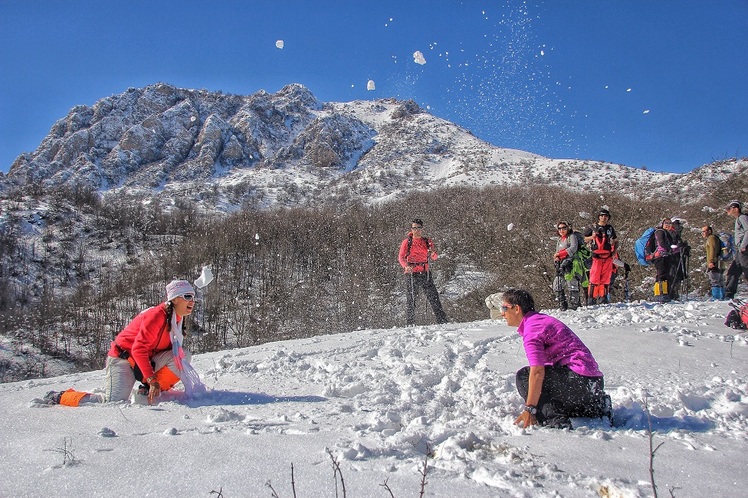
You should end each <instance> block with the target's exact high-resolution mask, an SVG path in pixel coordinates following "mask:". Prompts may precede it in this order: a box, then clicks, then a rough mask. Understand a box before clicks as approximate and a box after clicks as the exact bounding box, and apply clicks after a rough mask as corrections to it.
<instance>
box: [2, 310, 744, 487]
mask: <svg viewBox="0 0 748 498" xmlns="http://www.w3.org/2000/svg"><path fill="white" fill-rule="evenodd" d="M728 309H729V307H728V305H727V304H726V303H723V302H704V301H690V302H685V303H678V304H668V305H662V304H658V305H653V304H648V303H629V304H618V305H606V306H600V307H590V308H585V309H580V310H578V311H575V312H571V311H569V312H553V314H554V315H556V316H558V317H560V318H561V319H562V320H564V321H565V322H566V323H568V324H569V325H570V326H571V327H572V328H573V329H574V330H575V331H576V332H577V333H578V335H579V336H580V337H581V338H582V339H583V340H584V341H585V343H586V344H587V345H588V346H589V348H590V349H591V351H592V352H593V354H594V355H595V357H596V359H597V360H598V363H599V364H600V366H601V369H602V370H603V372H604V373H605V382H606V389H607V391H608V392H609V393H610V395H611V396H612V399H613V403H614V422H615V425H616V426H615V427H609V426H608V425H607V424H605V423H603V422H602V421H599V420H581V419H579V420H575V427H576V429H575V430H574V431H572V432H568V431H559V430H553V429H542V428H541V429H531V430H524V429H520V428H517V427H516V426H514V425H513V421H514V419H515V417H516V416H517V415H518V414H519V411H520V409H521V403H522V400H521V399H520V398H519V396H518V395H517V394H516V391H515V384H514V374H515V371H516V370H518V369H519V368H521V367H522V366H524V365H525V363H526V360H525V357H524V352H523V350H522V345H521V342H520V340H519V337H518V336H517V333H516V329H513V328H509V327H507V326H506V325H504V324H503V322H499V321H489V320H485V321H478V322H473V323H453V324H445V325H440V326H429V327H415V328H409V329H389V330H367V331H359V332H353V333H348V334H340V335H330V336H318V337H314V338H310V339H303V340H294V341H288V342H279V343H268V344H264V345H261V346H257V347H253V348H248V349H241V350H232V351H224V352H220V353H211V354H205V355H200V356H198V357H195V358H194V359H193V365H194V366H195V368H196V369H197V370H198V371H199V372H200V374H201V377H202V379H203V382H204V383H205V384H206V385H207V387H208V388H209V392H208V393H206V394H203V395H200V396H195V397H192V398H185V397H184V396H178V395H171V396H167V395H164V397H163V398H162V400H161V402H160V403H159V404H158V405H156V406H143V405H132V404H129V403H114V404H108V405H89V406H84V407H81V408H77V409H74V408H67V407H61V406H51V407H49V406H37V405H34V404H30V401H31V400H32V399H33V398H37V397H42V396H43V395H44V394H45V393H46V392H47V391H48V390H53V389H54V390H60V389H65V388H68V387H72V386H74V387H76V388H78V389H101V388H102V386H103V379H104V375H103V372H102V371H94V372H86V373H79V374H74V375H67V376H64V377H57V378H48V379H39V380H33V381H26V382H17V383H11V384H2V385H0V443H1V444H2V447H3V455H4V457H3V458H1V459H0V473H2V475H3V479H2V480H0V496H121V495H122V493H126V494H129V495H133V496H209V495H210V494H211V493H212V492H216V493H217V492H221V493H222V496H227V497H228V496H270V493H271V490H270V489H269V488H267V487H266V483H267V482H271V485H272V487H273V489H274V490H275V491H276V492H277V493H278V495H279V496H293V490H292V479H291V469H292V467H291V465H293V479H294V480H293V484H294V485H295V490H296V492H297V493H298V496H343V493H342V489H341V487H340V486H341V483H340V482H339V481H338V484H337V486H338V488H337V490H338V494H337V495H336V494H335V489H336V488H335V484H334V481H333V470H332V458H333V457H334V458H335V460H336V461H337V462H339V465H340V470H341V472H342V476H343V479H344V484H345V489H346V492H347V496H388V492H387V490H386V489H385V488H384V485H385V484H386V486H387V487H388V488H390V489H391V491H392V494H393V495H394V496H417V495H418V493H419V491H420V489H421V479H422V476H421V474H420V473H419V472H421V471H422V470H423V465H424V462H427V465H428V467H427V476H426V479H425V480H426V482H427V483H426V485H425V491H426V496H464V497H474V496H475V497H478V496H486V497H488V496H491V497H496V496H507V497H509V496H513V497H516V496H527V497H529V496H564V497H568V498H573V497H590V496H606V497H614V496H615V497H644V496H651V495H652V490H651V483H650V473H649V457H650V446H649V445H650V439H649V437H648V431H647V429H648V427H649V424H648V421H647V412H646V411H645V409H644V407H643V403H644V402H645V401H646V403H647V405H648V407H649V412H650V413H651V426H652V429H653V430H654V431H655V432H654V435H653V444H654V445H655V446H659V445H660V444H662V446H659V447H658V449H657V451H656V454H655V459H654V470H655V474H654V476H655V482H656V484H657V486H658V492H659V494H660V496H670V493H669V492H672V495H673V496H679V497H686V496H693V497H697V496H698V497H701V496H737V495H740V494H741V492H742V491H741V490H742V489H744V488H745V486H746V484H748V478H747V477H746V475H745V466H746V464H745V454H746V450H748V435H747V434H748V404H746V399H748V384H747V383H746V381H747V379H748V370H747V369H746V368H747V367H746V366H747V365H748V342H747V341H746V338H745V336H744V335H736V334H734V332H735V331H733V330H732V329H728V328H726V327H724V326H723V325H722V321H723V319H724V316H725V314H726V313H727V311H728ZM328 449H329V450H330V452H331V454H332V457H331V456H330V454H328V453H327V450H328ZM66 452H67V453H66ZM429 452H431V454H432V456H431V457H428V458H427V456H426V455H427V454H428V453H429ZM63 462H65V463H64V464H63ZM214 494H215V493H214Z"/></svg>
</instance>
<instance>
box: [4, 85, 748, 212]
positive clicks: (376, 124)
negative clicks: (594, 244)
mask: <svg viewBox="0 0 748 498" xmlns="http://www.w3.org/2000/svg"><path fill="white" fill-rule="evenodd" d="M733 166H734V165H732V166H730V163H728V164H727V165H726V166H725V167H723V168H720V171H712V170H709V171H701V172H693V173H691V174H688V175H675V174H666V173H655V172H649V171H645V170H640V169H634V168H630V167H626V166H622V165H616V164H610V163H604V162H595V161H582V160H573V159H565V160H564V159H550V158H545V157H541V156H538V155H535V154H531V153H528V152H523V151H518V150H513V149H507V148H501V147H497V146H494V145H491V144H488V143H486V142H484V141H481V140H479V139H478V138H476V137H475V136H473V135H472V134H471V133H470V132H469V131H467V130H465V129H463V128H460V127H459V126H456V125H454V124H452V123H450V122H447V121H445V120H443V119H439V118H437V117H435V116H433V115H431V114H429V113H428V112H426V111H425V110H423V109H421V108H420V107H419V106H418V105H417V104H416V103H414V102H412V101H397V100H394V99H385V100H376V101H356V102H346V103H339V102H338V103H336V102H331V103H325V102H320V101H319V100H318V99H317V98H316V97H315V96H314V95H313V94H312V92H310V91H309V90H308V89H306V88H304V87H303V86H301V85H298V84H292V85H288V86H286V87H284V88H283V89H281V90H280V91H279V92H277V93H275V94H269V93H267V92H265V91H260V92H257V93H255V94H253V95H249V96H239V95H227V94H223V93H221V92H208V91H205V90H187V89H180V88H176V87H173V86H170V85H167V84H162V83H160V84H155V85H151V86H148V87H146V88H141V89H136V88H131V89H129V90H127V91H126V92H124V93H122V94H120V95H113V96H111V97H107V98H104V99H102V100H100V101H99V102H97V103H96V104H94V105H93V106H91V107H89V106H83V105H81V106H76V107H74V108H73V109H71V111H70V112H69V113H68V115H67V116H66V117H65V118H63V119H61V120H59V121H58V122H57V123H55V125H54V126H53V127H52V130H51V131H50V133H49V135H48V136H47V137H46V138H45V139H44V140H43V141H42V143H41V144H40V145H39V148H38V149H37V150H36V151H34V152H32V153H25V154H22V155H21V156H19V157H18V159H17V160H16V161H15V162H14V163H13V165H12V167H11V168H10V171H9V172H8V174H7V176H6V177H5V178H0V191H6V192H7V191H8V190H9V189H10V188H11V187H12V186H14V185H15V186H19V185H36V186H40V187H53V186H56V185H62V184H65V185H68V186H71V185H79V186H87V187H91V188H93V189H94V190H98V191H102V192H114V191H126V192H128V193H141V194H143V195H145V196H148V197H152V196H162V197H164V198H173V197H174V196H176V195H179V196H181V197H183V198H187V199H191V200H194V201H195V202H198V203H200V204H201V205H202V206H204V207H206V208H208V209H210V210H214V209H215V210H218V211H231V210H233V209H235V208H236V207H238V206H242V205H246V204H247V203H250V204H251V205H254V206H258V207H267V206H274V205H285V206H291V205H299V206H303V205H315V204H320V203H323V202H325V201H336V202H337V201H340V200H343V201H349V200H351V199H353V198H356V199H358V200H362V201H364V202H371V201H373V200H382V199H386V198H388V197H391V196H397V195H399V194H401V193H402V192H407V191H413V190H422V189H431V188H435V187H440V186H451V185H471V186H475V185H478V186H482V185H525V184H550V185H561V186H566V187H568V188H571V189H577V190H588V189H590V188H593V189H595V190H602V191H616V192H622V193H625V194H627V195H630V196H632V197H636V198H656V197H658V196H659V197H662V196H671V195H676V196H678V197H679V198H682V199H691V198H693V197H694V196H698V195H700V193H701V192H702V189H699V188H698V187H699V186H702V185H703V183H702V181H705V180H710V179H714V178H715V176H717V177H718V176H720V175H725V174H729V173H734V172H737V171H738V169H739V170H740V171H745V168H746V165H745V164H742V165H740V167H739V168H738V169H730V168H732V167H733ZM697 171H698V170H697Z"/></svg>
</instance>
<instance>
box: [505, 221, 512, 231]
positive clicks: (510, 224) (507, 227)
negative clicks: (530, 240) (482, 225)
mask: <svg viewBox="0 0 748 498" xmlns="http://www.w3.org/2000/svg"><path fill="white" fill-rule="evenodd" d="M506 229H507V231H509V232H511V231H512V230H514V223H509V224H508V225H507V226H506Z"/></svg>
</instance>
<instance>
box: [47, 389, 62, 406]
mask: <svg viewBox="0 0 748 498" xmlns="http://www.w3.org/2000/svg"><path fill="white" fill-rule="evenodd" d="M62 392H63V391H49V392H48V393H47V394H45V395H44V401H45V402H46V403H47V404H48V405H59V404H60V398H62Z"/></svg>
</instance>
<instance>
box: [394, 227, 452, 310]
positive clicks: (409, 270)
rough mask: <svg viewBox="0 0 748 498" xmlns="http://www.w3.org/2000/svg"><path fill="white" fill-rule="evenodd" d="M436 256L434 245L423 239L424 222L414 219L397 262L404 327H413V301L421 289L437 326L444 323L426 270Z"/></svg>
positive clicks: (434, 287) (430, 276)
mask: <svg viewBox="0 0 748 498" xmlns="http://www.w3.org/2000/svg"><path fill="white" fill-rule="evenodd" d="M437 257H438V256H437V253H436V250H435V248H434V241H433V240H431V239H429V238H428V237H424V236H423V221H421V220H420V219H419V218H416V219H414V220H413V221H412V222H411V224H410V232H408V236H407V237H405V240H403V242H402V244H400V252H399V254H398V261H399V262H400V266H402V267H403V269H404V270H405V294H406V299H407V310H406V315H405V318H406V323H407V324H408V325H415V323H416V297H417V295H418V289H419V288H420V289H423V293H424V294H425V295H426V300H427V301H428V302H429V304H430V305H431V309H432V310H433V311H434V316H435V317H436V323H446V322H447V314H446V313H445V312H444V309H442V303H441V301H440V300H439V292H438V291H437V290H436V285H434V279H433V276H432V274H431V270H430V268H429V262H430V261H436V259H437Z"/></svg>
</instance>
